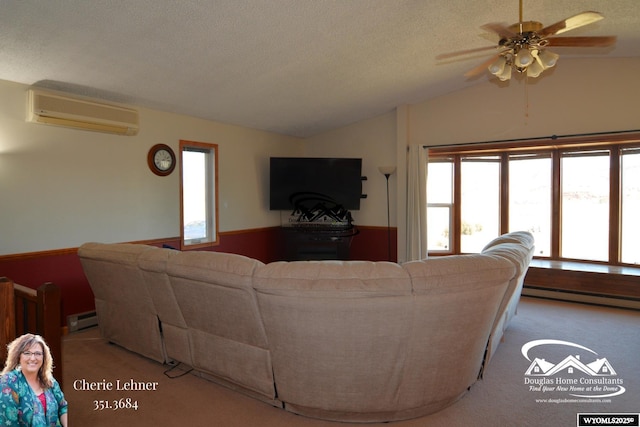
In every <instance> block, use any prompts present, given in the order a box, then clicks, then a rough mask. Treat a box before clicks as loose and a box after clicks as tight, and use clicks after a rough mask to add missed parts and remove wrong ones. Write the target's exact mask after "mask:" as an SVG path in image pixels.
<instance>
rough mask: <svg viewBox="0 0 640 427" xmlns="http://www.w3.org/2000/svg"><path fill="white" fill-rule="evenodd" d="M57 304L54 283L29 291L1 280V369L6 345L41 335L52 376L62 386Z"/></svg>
mask: <svg viewBox="0 0 640 427" xmlns="http://www.w3.org/2000/svg"><path fill="white" fill-rule="evenodd" d="M60 303H61V298H60V288H58V287H57V286H56V285H54V284H53V283H45V284H44V285H42V286H40V287H39V288H38V289H31V288H28V287H26V286H22V285H18V284H17V283H14V282H13V281H12V280H10V279H8V278H6V277H0V316H1V317H0V321H1V322H2V328H1V330H0V360H2V364H3V365H4V361H5V360H6V357H7V344H9V343H10V342H11V341H13V340H14V339H15V338H16V337H18V336H20V335H23V334H26V333H32V334H38V335H41V336H42V337H43V338H44V340H45V341H46V342H47V345H48V346H49V348H50V349H51V355H52V356H53V362H54V369H53V375H54V377H55V378H56V380H58V382H59V383H60V385H61V386H62V365H63V364H62V329H61V327H60V313H61V311H60V310H61V307H60Z"/></svg>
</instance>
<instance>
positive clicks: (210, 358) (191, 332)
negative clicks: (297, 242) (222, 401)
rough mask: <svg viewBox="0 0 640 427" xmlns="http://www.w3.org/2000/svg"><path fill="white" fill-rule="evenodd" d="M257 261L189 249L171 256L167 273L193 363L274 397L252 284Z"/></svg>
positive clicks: (257, 264) (267, 351)
mask: <svg viewBox="0 0 640 427" xmlns="http://www.w3.org/2000/svg"><path fill="white" fill-rule="evenodd" d="M262 265H263V264H262V263H261V262H260V261H257V260H255V259H251V258H247V257H245V256H241V255H236V254H229V253H221V252H205V251H192V252H181V253H178V254H176V255H174V256H172V257H171V258H170V259H169V261H168V264H167V274H168V276H169V281H170V283H171V287H172V289H173V294H174V295H175V298H176V301H177V303H178V307H179V308H180V311H181V312H182V316H183V318H184V321H185V324H186V327H187V333H188V337H189V345H190V350H191V356H192V360H193V366H194V367H195V368H197V369H199V370H201V371H204V372H206V373H209V374H212V375H214V376H217V377H219V378H222V379H224V380H228V381H230V382H231V383H233V384H236V385H239V386H241V387H244V388H247V389H250V390H252V391H255V392H258V393H260V394H262V395H264V396H266V397H268V398H273V397H274V396H275V389H274V385H273V375H272V371H271V358H270V354H269V350H268V344H267V338H266V334H265V331H264V327H263V324H262V319H260V314H259V312H258V303H257V301H256V296H255V292H254V290H253V287H252V277H253V273H254V270H255V269H256V268H257V267H259V266H262Z"/></svg>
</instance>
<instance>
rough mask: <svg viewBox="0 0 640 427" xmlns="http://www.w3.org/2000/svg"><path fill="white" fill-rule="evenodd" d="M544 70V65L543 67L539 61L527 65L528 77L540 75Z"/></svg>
mask: <svg viewBox="0 0 640 427" xmlns="http://www.w3.org/2000/svg"><path fill="white" fill-rule="evenodd" d="M543 71H544V67H542V65H540V63H539V62H538V61H533V62H532V63H531V65H529V66H528V67H527V77H534V78H535V77H538V76H539V75H540V74H542V72H543Z"/></svg>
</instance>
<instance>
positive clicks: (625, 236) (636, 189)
mask: <svg viewBox="0 0 640 427" xmlns="http://www.w3.org/2000/svg"><path fill="white" fill-rule="evenodd" d="M620 157H621V158H620V169H621V191H620V194H621V198H622V200H621V204H622V215H621V216H622V221H621V223H622V226H621V230H622V232H621V235H622V242H621V243H622V245H621V260H622V262H623V263H626V264H640V238H639V237H638V236H640V221H638V218H640V148H630V149H624V150H622V152H621V156H620Z"/></svg>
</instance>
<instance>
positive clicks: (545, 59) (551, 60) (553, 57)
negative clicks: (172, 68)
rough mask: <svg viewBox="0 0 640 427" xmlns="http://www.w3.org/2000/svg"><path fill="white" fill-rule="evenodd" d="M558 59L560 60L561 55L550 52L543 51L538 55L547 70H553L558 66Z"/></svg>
mask: <svg viewBox="0 0 640 427" xmlns="http://www.w3.org/2000/svg"><path fill="white" fill-rule="evenodd" d="M558 58H560V55H558V54H557V53H553V52H551V51H550V50H542V51H540V53H539V54H538V59H539V60H540V63H541V64H542V66H543V67H544V68H545V69H547V68H551V67H553V66H554V65H556V63H557V62H558Z"/></svg>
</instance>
